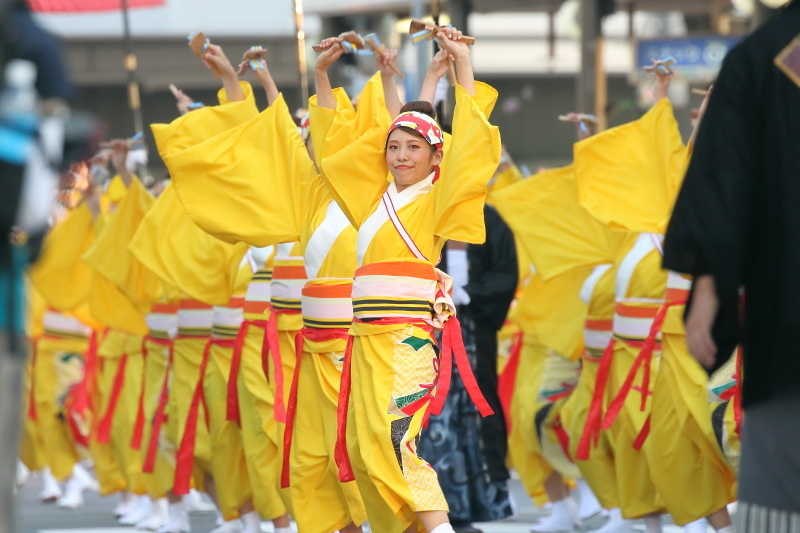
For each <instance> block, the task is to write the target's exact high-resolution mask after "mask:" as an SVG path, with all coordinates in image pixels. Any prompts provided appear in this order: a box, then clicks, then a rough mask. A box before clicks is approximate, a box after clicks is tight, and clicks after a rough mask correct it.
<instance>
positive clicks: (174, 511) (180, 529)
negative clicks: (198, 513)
mask: <svg viewBox="0 0 800 533" xmlns="http://www.w3.org/2000/svg"><path fill="white" fill-rule="evenodd" d="M167 515H168V517H169V518H168V519H167V523H166V524H164V525H163V526H162V527H160V528H159V529H158V531H156V533H190V532H191V530H192V526H191V524H190V522H189V513H187V512H186V506H184V504H183V503H182V502H180V503H170V504H169V505H168V508H167Z"/></svg>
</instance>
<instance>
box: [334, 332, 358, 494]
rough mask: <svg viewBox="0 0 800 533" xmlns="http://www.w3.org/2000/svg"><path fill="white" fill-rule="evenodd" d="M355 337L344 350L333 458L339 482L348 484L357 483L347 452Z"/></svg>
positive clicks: (348, 340) (351, 338)
mask: <svg viewBox="0 0 800 533" xmlns="http://www.w3.org/2000/svg"><path fill="white" fill-rule="evenodd" d="M352 360H353V337H352V336H351V337H350V338H349V339H347V348H345V350H344V365H343V366H342V380H341V382H340V384H339V405H337V407H336V446H335V447H334V449H333V458H334V460H335V461H336V466H338V467H339V481H341V482H342V483H347V482H348V481H355V479H356V477H355V474H354V473H353V465H352V464H351V463H350V453H349V452H348V450H347V411H348V409H349V407H350V389H351V387H352V384H353V376H352Z"/></svg>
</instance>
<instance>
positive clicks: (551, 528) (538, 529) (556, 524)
mask: <svg viewBox="0 0 800 533" xmlns="http://www.w3.org/2000/svg"><path fill="white" fill-rule="evenodd" d="M577 525H578V506H577V505H576V504H575V500H573V499H572V498H571V497H568V498H567V499H565V500H561V501H560V502H555V503H553V504H552V506H551V512H550V516H548V517H545V518H542V519H541V520H539V521H538V522H537V523H535V524H533V525H532V526H531V533H561V532H571V531H575V527H576V526H577Z"/></svg>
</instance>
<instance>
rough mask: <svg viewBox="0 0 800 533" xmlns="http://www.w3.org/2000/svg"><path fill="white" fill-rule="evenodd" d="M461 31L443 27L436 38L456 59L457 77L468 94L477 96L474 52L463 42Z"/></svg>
mask: <svg viewBox="0 0 800 533" xmlns="http://www.w3.org/2000/svg"><path fill="white" fill-rule="evenodd" d="M461 36H462V34H461V32H460V31H458V30H457V29H456V28H452V27H451V28H442V29H441V30H439V32H438V33H437V34H436V38H437V39H438V40H439V43H441V45H442V47H443V48H444V49H445V50H447V51H448V52H449V53H450V55H451V56H453V58H454V59H455V63H456V77H457V78H458V84H459V85H461V86H462V87H463V88H464V90H466V91H467V94H469V95H470V96H475V74H474V73H473V71H472V54H471V53H470V51H469V46H467V44H466V43H464V42H461Z"/></svg>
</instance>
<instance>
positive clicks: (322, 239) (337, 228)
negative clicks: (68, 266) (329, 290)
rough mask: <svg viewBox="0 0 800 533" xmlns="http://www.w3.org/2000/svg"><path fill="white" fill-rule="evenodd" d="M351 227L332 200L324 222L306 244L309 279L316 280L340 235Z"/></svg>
mask: <svg viewBox="0 0 800 533" xmlns="http://www.w3.org/2000/svg"><path fill="white" fill-rule="evenodd" d="M348 227H350V220H348V218H347V216H346V215H345V214H344V212H343V211H342V208H341V207H339V205H338V204H337V203H336V202H334V201H333V200H331V203H329V204H328V208H327V210H326V211H325V220H323V221H322V224H320V225H319V226H318V227H317V229H315V230H314V233H313V234H312V235H311V238H310V239H309V240H308V244H306V249H305V251H304V252H303V257H304V258H305V265H306V274H307V275H308V279H316V278H317V276H318V274H319V269H320V268H321V267H322V263H323V262H324V261H325V259H327V257H328V254H330V252H331V248H333V244H334V242H336V239H338V238H339V235H341V233H342V232H343V231H344V230H346V229H347V228H348Z"/></svg>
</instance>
